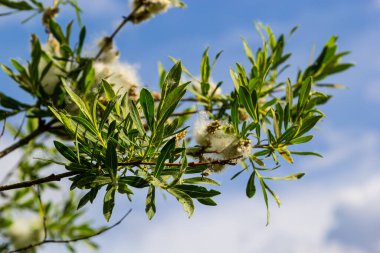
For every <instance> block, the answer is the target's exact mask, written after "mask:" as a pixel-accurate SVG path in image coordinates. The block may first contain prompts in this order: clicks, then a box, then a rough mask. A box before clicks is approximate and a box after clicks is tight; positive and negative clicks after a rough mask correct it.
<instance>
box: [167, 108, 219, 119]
mask: <svg viewBox="0 0 380 253" xmlns="http://www.w3.org/2000/svg"><path fill="white" fill-rule="evenodd" d="M220 110H222V108H212V109H208V110H207V111H208V112H214V111H220ZM202 111H205V110H193V111H183V112H177V113H173V114H172V115H170V117H179V116H186V115H191V114H196V113H200V112H202Z"/></svg>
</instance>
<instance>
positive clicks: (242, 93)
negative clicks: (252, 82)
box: [239, 86, 257, 120]
mask: <svg viewBox="0 0 380 253" xmlns="http://www.w3.org/2000/svg"><path fill="white" fill-rule="evenodd" d="M239 97H240V101H241V103H242V104H243V105H244V107H245V109H246V110H247V112H248V114H249V115H250V116H251V118H252V119H253V120H256V118H257V117H256V112H255V107H256V103H257V95H256V92H255V91H253V92H252V94H250V93H249V91H248V89H247V88H246V87H244V86H240V87H239Z"/></svg>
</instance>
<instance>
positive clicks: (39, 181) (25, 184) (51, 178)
mask: <svg viewBox="0 0 380 253" xmlns="http://www.w3.org/2000/svg"><path fill="white" fill-rule="evenodd" d="M240 158H242V156H238V157H234V158H231V159H226V160H213V161H204V162H189V163H188V164H187V166H188V167H196V166H201V165H212V164H221V165H226V164H227V165H236V164H237V161H236V159H240ZM156 164H157V162H153V161H133V162H124V163H119V164H118V166H138V165H156ZM164 165H165V166H168V167H178V166H181V165H182V163H164ZM80 173H82V172H79V171H69V172H65V173H61V174H51V175H50V176H47V177H42V178H39V179H35V180H30V181H24V182H20V183H16V184H10V185H4V186H0V192H3V191H9V190H14V189H20V188H26V187H31V186H33V185H39V184H43V183H48V182H53V181H60V180H61V179H63V178H66V177H71V176H74V175H78V174H80Z"/></svg>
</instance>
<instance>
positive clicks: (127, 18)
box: [94, 3, 143, 60]
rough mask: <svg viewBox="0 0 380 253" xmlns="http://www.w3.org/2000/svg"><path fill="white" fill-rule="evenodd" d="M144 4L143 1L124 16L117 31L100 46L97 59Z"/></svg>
mask: <svg viewBox="0 0 380 253" xmlns="http://www.w3.org/2000/svg"><path fill="white" fill-rule="evenodd" d="M142 5H143V4H142V3H141V4H140V5H137V6H136V8H134V9H133V10H132V12H131V13H130V14H129V15H128V16H126V17H123V20H122V21H121V22H120V24H119V25H118V26H117V27H116V29H115V31H114V32H113V33H112V34H111V35H110V36H109V37H107V41H106V43H104V45H103V46H102V47H101V48H100V50H99V52H98V53H97V54H96V56H95V58H94V59H95V60H97V59H99V57H100V56H101V55H102V53H103V52H104V50H105V49H106V48H107V47H108V46H109V44H110V43H112V41H113V39H114V38H115V37H116V35H117V34H118V33H119V32H120V30H121V29H122V28H123V27H124V26H125V25H126V24H127V23H128V21H131V20H132V18H133V16H134V15H135V14H136V12H137V11H138V10H139V9H140V8H141V7H142Z"/></svg>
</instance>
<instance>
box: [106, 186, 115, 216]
mask: <svg viewBox="0 0 380 253" xmlns="http://www.w3.org/2000/svg"><path fill="white" fill-rule="evenodd" d="M114 207H115V188H113V187H112V188H111V189H109V190H107V192H106V194H105V195H104V202H103V215H104V218H105V219H106V221H109V220H110V218H111V215H112V211H113V208H114Z"/></svg>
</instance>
